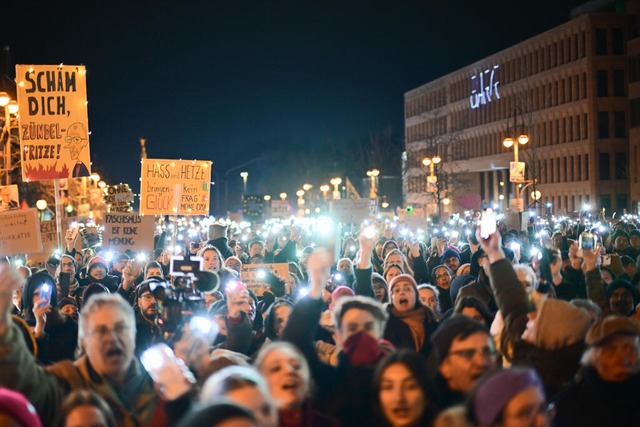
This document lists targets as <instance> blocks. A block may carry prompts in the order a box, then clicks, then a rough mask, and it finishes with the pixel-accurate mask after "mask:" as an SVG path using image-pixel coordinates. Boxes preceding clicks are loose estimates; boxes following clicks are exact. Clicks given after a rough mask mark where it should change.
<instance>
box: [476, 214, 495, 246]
mask: <svg viewBox="0 0 640 427" xmlns="http://www.w3.org/2000/svg"><path fill="white" fill-rule="evenodd" d="M495 232H496V213H495V212H494V211H493V209H491V208H488V209H487V210H485V211H484V212H483V213H482V218H481V219H480V237H482V238H483V239H488V238H489V236H490V235H492V234H493V233H495Z"/></svg>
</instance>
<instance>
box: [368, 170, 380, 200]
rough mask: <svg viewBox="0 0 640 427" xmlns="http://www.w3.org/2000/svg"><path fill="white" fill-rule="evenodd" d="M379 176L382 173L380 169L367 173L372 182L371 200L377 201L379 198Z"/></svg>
mask: <svg viewBox="0 0 640 427" xmlns="http://www.w3.org/2000/svg"><path fill="white" fill-rule="evenodd" d="M378 175H380V171H379V170H378V169H372V170H370V171H367V176H368V177H369V180H370V181H371V189H370V190H369V198H370V199H376V198H377V197H378V192H377V190H376V181H377V180H378Z"/></svg>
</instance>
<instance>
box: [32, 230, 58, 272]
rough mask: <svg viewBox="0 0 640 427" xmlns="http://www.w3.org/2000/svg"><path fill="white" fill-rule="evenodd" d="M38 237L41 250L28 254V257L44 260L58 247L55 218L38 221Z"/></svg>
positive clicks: (39, 260)
mask: <svg viewBox="0 0 640 427" xmlns="http://www.w3.org/2000/svg"><path fill="white" fill-rule="evenodd" d="M40 239H41V240H42V252H40V253H35V254H31V255H29V259H32V260H35V261H38V262H44V261H46V260H47V259H48V258H49V257H50V256H51V254H53V253H54V252H55V250H56V249H58V233H57V232H56V221H55V220H50V221H42V222H40Z"/></svg>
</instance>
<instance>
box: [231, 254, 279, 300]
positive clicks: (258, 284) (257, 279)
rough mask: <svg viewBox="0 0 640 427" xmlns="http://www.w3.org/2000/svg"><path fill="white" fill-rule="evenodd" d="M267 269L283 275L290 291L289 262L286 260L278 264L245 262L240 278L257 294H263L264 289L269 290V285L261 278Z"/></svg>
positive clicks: (277, 274)
mask: <svg viewBox="0 0 640 427" xmlns="http://www.w3.org/2000/svg"><path fill="white" fill-rule="evenodd" d="M265 271H270V272H272V273H273V274H275V275H276V276H280V277H282V278H283V279H284V281H285V283H286V286H287V292H289V291H290V289H291V283H290V279H289V264H287V263H286V262H283V263H277V264H243V265H242V268H241V270H240V279H241V280H242V282H243V283H244V284H246V285H247V289H249V290H251V291H253V293H254V294H256V296H261V295H262V294H263V293H264V291H268V290H269V285H268V284H266V283H264V282H263V281H262V279H261V275H262V274H264V272H265Z"/></svg>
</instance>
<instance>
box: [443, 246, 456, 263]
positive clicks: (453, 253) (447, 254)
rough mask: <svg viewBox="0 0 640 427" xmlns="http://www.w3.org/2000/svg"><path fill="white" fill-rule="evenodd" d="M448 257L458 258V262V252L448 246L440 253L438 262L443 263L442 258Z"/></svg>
mask: <svg viewBox="0 0 640 427" xmlns="http://www.w3.org/2000/svg"><path fill="white" fill-rule="evenodd" d="M449 258H458V262H459V261H460V254H459V253H458V252H457V251H456V250H454V249H451V248H449V249H447V250H445V251H444V252H443V253H442V256H441V257H440V262H441V263H444V260H446V259H449Z"/></svg>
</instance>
